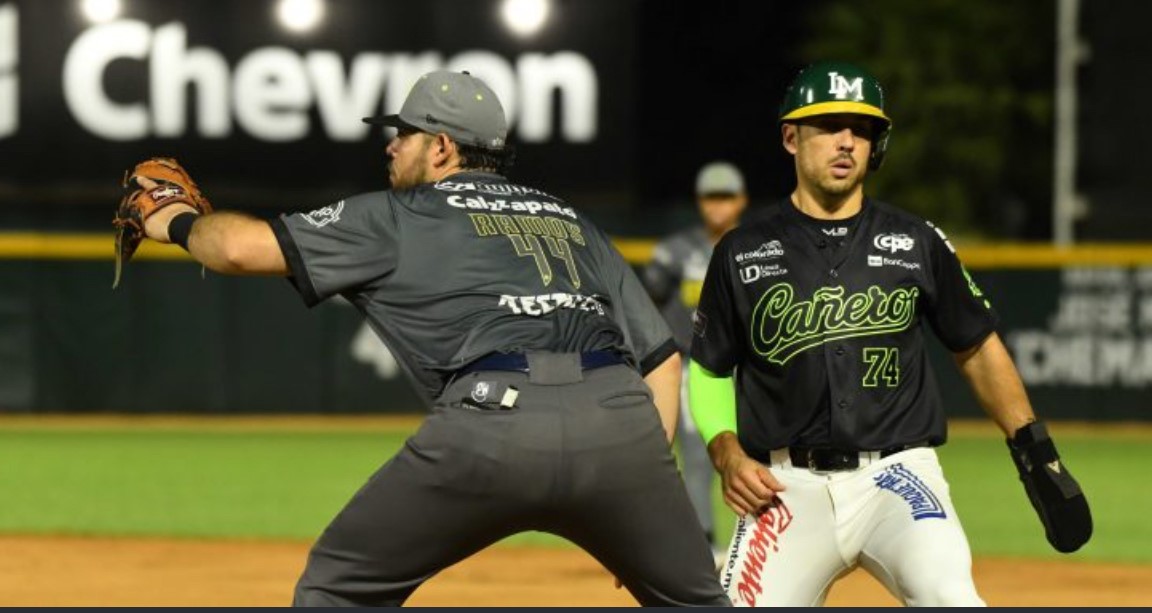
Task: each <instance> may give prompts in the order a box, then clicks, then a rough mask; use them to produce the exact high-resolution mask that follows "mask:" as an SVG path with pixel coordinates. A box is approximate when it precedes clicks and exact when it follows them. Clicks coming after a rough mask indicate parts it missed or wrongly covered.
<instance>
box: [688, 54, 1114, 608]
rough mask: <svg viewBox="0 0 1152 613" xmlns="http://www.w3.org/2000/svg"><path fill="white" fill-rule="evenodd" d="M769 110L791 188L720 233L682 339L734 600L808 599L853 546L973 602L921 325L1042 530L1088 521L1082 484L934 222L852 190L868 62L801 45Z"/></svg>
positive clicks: (868, 111)
mask: <svg viewBox="0 0 1152 613" xmlns="http://www.w3.org/2000/svg"><path fill="white" fill-rule="evenodd" d="M779 121H780V124H781V137H782V142H783V146H784V148H785V149H786V150H787V151H788V152H789V153H790V154H792V155H793V156H794V159H795V167H796V180H797V185H796V189H795V190H794V191H793V192H792V193H791V195H790V196H789V197H787V198H784V199H782V200H781V201H780V202H777V203H775V204H774V205H772V206H769V207H767V208H765V209H764V210H763V211H762V213H761V214H759V215H757V217H756V218H755V219H753V220H747V219H746V220H745V222H744V223H742V224H741V225H740V227H739V228H736V229H735V230H733V231H731V232H729V233H728V234H727V235H726V236H725V237H724V238H723V239H722V240H721V241H720V243H719V244H717V246H716V249H715V251H714V253H713V256H712V261H711V263H710V266H709V269H708V274H707V277H706V279H705V281H704V289H703V291H702V293H701V297H700V304H699V307H698V309H697V317H696V321H695V327H694V337H693V343H692V360H691V362H692V363H691V366H690V368H691V372H692V375H691V385H692V390H693V395H694V397H693V399H692V400H693V402H692V409H693V412H694V413H695V416H696V418H697V424H698V425H699V427H700V430H701V432H702V433H703V435H704V437H705V439H706V440H707V441H709V444H708V449H709V452H710V454H711V456H712V459H713V463H714V465H715V467H716V469H717V470H718V471H719V472H720V475H721V480H722V483H723V490H724V497H725V500H726V502H727V503H728V505H729V506H730V507H731V508H732V509H733V510H734V511H736V512H737V513H738V514H739V515H740V516H741V517H740V519H739V521H738V523H737V526H736V530H735V533H734V535H733V537H732V543H731V547H730V557H729V560H728V562H727V564H726V565H725V566H724V568H723V569H722V572H721V580H722V583H723V584H724V586H725V587H726V589H727V590H728V594H729V596H731V598H732V601H733V603H734V604H736V605H747V606H752V605H765V606H813V605H819V604H821V603H823V601H824V598H825V596H826V595H827V593H828V589H829V587H830V586H831V585H832V583H833V582H834V581H835V580H836V579H837V578H839V577H840V576H842V575H844V574H846V573H847V572H849V571H851V570H852V569H853V568H855V567H857V566H860V567H863V568H864V569H866V570H867V571H868V572H870V573H871V574H872V575H874V576H875V577H876V578H877V579H879V580H880V581H881V582H882V583H883V584H884V585H885V586H886V587H888V589H889V590H890V591H891V592H892V594H893V595H895V596H896V597H897V598H899V599H900V600H901V601H902V602H904V603H905V604H907V605H917V606H947V605H951V606H978V605H982V604H983V601H982V600H981V599H980V596H979V594H978V593H977V591H976V586H975V585H974V583H973V581H972V570H971V562H972V560H971V553H970V551H969V547H968V542H967V539H966V537H965V535H964V530H963V527H962V526H961V523H960V520H959V518H958V517H957V514H956V509H955V507H954V506H953V505H952V501H951V499H950V494H949V488H948V483H947V481H946V480H945V478H944V474H943V470H942V469H941V466H940V463H939V461H938V458H937V455H936V451H935V447H937V446H939V445H942V444H944V442H945V440H946V438H947V437H946V435H947V430H946V422H945V413H944V407H945V405H944V403H943V402H942V401H941V398H940V397H939V395H938V393H937V390H936V384H935V381H934V380H933V375H932V369H931V367H930V365H929V363H928V357H927V353H926V347H925V339H924V331H925V329H926V328H928V327H931V329H932V330H933V331H934V332H935V334H936V336H937V337H938V338H939V339H940V341H941V342H942V343H943V344H944V345H945V346H946V347H947V348H948V349H949V350H950V351H951V352H953V354H954V356H955V361H956V364H957V366H958V367H959V369H960V372H961V373H962V374H963V376H964V377H965V379H966V380H967V381H968V383H969V384H970V385H971V388H972V390H973V392H974V393H975V396H976V398H977V400H978V401H979V402H980V404H981V405H982V406H983V408H984V409H985V411H986V412H987V413H988V415H989V416H990V417H991V418H992V420H993V421H995V423H996V425H997V426H999V428H1000V429H1001V431H1002V432H1003V433H1004V435H1005V438H1006V439H1007V446H1008V448H1009V450H1010V452H1011V456H1012V459H1013V461H1014V463H1015V464H1016V467H1017V469H1018V471H1019V473H1020V478H1021V481H1022V482H1023V484H1024V486H1025V491H1026V492H1027V493H1028V496H1029V498H1030V500H1031V501H1032V504H1033V506H1034V507H1035V508H1036V510H1037V511H1038V513H1039V515H1040V518H1041V521H1042V523H1043V524H1044V527H1045V529H1046V534H1047V537H1048V540H1049V542H1050V543H1051V544H1052V545H1053V546H1054V547H1055V548H1056V549H1058V550H1060V551H1074V550H1076V549H1077V548H1079V547H1080V546H1081V545H1083V544H1084V543H1085V542H1086V541H1087V540H1088V537H1089V535H1090V534H1091V531H1092V524H1091V517H1090V514H1089V511H1088V506H1087V502H1086V500H1085V498H1084V495H1083V493H1082V492H1081V490H1080V487H1079V485H1078V484H1077V482H1076V481H1075V480H1074V479H1073V478H1072V476H1071V475H1070V474H1069V472H1068V469H1067V466H1065V465H1064V464H1063V463H1062V462H1061V461H1060V458H1059V456H1058V455H1057V453H1056V448H1055V445H1054V443H1053V442H1052V440H1051V437H1050V436H1049V435H1048V431H1047V429H1046V428H1045V426H1044V424H1043V423H1042V422H1040V421H1037V419H1036V416H1035V414H1034V413H1033V410H1032V406H1031V404H1030V403H1029V400H1028V396H1027V394H1026V393H1025V390H1024V387H1023V385H1022V383H1021V381H1020V377H1019V375H1018V374H1017V371H1016V367H1015V365H1014V364H1013V361H1012V358H1011V356H1010V355H1009V354H1008V351H1007V349H1006V348H1005V347H1004V345H1003V343H1002V342H1001V341H1000V338H999V336H998V335H997V333H996V324H997V317H996V314H995V312H994V310H993V309H992V304H991V302H990V299H989V297H988V296H986V295H985V294H984V293H983V292H982V291H981V290H980V288H979V287H978V286H977V285H976V283H975V282H974V281H973V279H972V278H971V277H970V276H969V275H968V273H967V272H966V271H965V270H964V267H963V266H962V265H961V263H960V260H959V259H958V258H957V256H956V252H955V250H954V249H953V248H952V245H951V243H949V241H948V239H947V237H946V236H945V234H944V233H943V232H942V231H941V230H940V229H939V228H937V227H936V226H934V225H932V224H931V223H930V222H927V221H926V220H923V219H920V218H918V217H916V216H915V215H912V214H911V213H908V212H906V211H903V210H901V209H898V208H896V207H894V206H891V205H888V204H885V203H883V202H880V201H877V200H874V199H872V198H869V197H866V196H865V195H864V179H865V177H866V176H867V174H868V172H869V171H870V170H877V169H878V168H879V167H880V163H881V161H882V160H883V156H884V153H885V149H886V146H887V140H888V135H889V134H890V130H891V125H892V121H891V120H890V119H889V118H888V115H887V114H886V112H885V109H884V95H883V90H882V89H881V88H880V84H879V82H878V81H877V80H876V79H875V78H874V77H872V76H871V75H870V74H868V73H867V72H865V71H864V70H863V69H861V68H859V67H858V66H854V65H852V64H848V63H843V62H822V63H817V64H814V65H812V66H810V67H808V68H806V69H805V70H803V71H801V72H800V74H799V75H798V76H797V77H796V79H795V81H794V82H793V84H792V86H791V87H790V88H789V90H788V92H787V93H786V94H785V97H784V101H783V104H782V105H781V109H780V115H779ZM697 393H699V397H696V395H697Z"/></svg>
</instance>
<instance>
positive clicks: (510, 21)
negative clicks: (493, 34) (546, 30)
mask: <svg viewBox="0 0 1152 613" xmlns="http://www.w3.org/2000/svg"><path fill="white" fill-rule="evenodd" d="M550 9H551V1H550V0H504V6H503V7H502V8H501V10H500V12H501V15H502V16H503V17H504V23H505V25H507V26H508V29H509V30H512V32H513V33H515V34H516V35H518V36H532V35H533V34H535V33H537V32H539V31H540V28H541V27H543V26H544V22H545V21H547V20H548V12H549V10H550Z"/></svg>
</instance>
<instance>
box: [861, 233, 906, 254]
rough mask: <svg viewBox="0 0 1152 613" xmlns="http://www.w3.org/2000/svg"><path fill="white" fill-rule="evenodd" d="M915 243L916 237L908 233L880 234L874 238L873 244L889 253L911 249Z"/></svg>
mask: <svg viewBox="0 0 1152 613" xmlns="http://www.w3.org/2000/svg"><path fill="white" fill-rule="evenodd" d="M915 244H916V241H915V239H913V238H912V237H911V236H908V235H907V234H878V235H876V238H874V239H872V246H874V247H876V248H877V249H879V250H881V251H887V252H889V253H896V252H897V251H911V250H912V247H913V246H914V245H915Z"/></svg>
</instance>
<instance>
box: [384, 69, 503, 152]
mask: <svg viewBox="0 0 1152 613" xmlns="http://www.w3.org/2000/svg"><path fill="white" fill-rule="evenodd" d="M364 123H370V124H373V125H378V126H391V127H393V128H411V129H414V130H420V131H421V132H428V133H429V134H438V133H440V132H443V133H445V134H447V135H448V136H450V137H452V140H454V141H456V142H458V143H461V144H464V145H473V146H476V147H482V148H484V149H503V148H504V142H505V139H506V138H507V137H508V118H507V117H505V115H504V107H503V106H502V105H501V104H500V100H499V99H498V98H497V97H496V93H495V92H493V91H492V88H490V87H488V85H486V84H485V83H484V82H483V81H481V80H480V79H477V78H476V77H474V76H472V75H470V74H468V72H467V71H465V72H451V71H448V70H437V71H434V72H430V73H428V74H426V75H424V76H422V77H420V78H419V79H418V80H417V81H416V84H415V85H413V86H412V91H410V92H408V97H407V98H405V99H404V104H403V106H401V107H400V112H399V113H398V114H396V115H380V116H376V117H365V118H364Z"/></svg>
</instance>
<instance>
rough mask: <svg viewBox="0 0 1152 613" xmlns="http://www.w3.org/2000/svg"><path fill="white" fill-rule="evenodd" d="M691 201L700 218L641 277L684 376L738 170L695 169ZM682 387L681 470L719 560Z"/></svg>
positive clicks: (738, 185) (743, 200)
mask: <svg viewBox="0 0 1152 613" xmlns="http://www.w3.org/2000/svg"><path fill="white" fill-rule="evenodd" d="M696 204H697V208H698V210H699V213H700V220H701V222H702V223H700V224H699V225H694V226H692V227H690V228H687V229H685V230H681V231H680V232H677V233H675V234H673V235H671V236H669V237H667V238H665V239H664V240H662V241H660V242H659V243H657V244H656V248H655V249H654V250H653V252H652V261H650V262H649V263H648V265H647V266H646V267H645V268H644V274H643V275H642V277H641V278H642V279H643V281H644V285H645V287H647V288H648V292H649V294H651V295H652V299H653V300H655V301H656V304H657V305H658V306H659V307H660V312H661V313H663V314H664V319H665V320H666V321H667V322H668V325H669V327H671V328H672V334H673V336H674V337H675V338H676V346H677V348H678V349H679V350H680V353H681V355H682V356H683V357H684V358H685V359H684V361H683V362H684V367H685V375H686V374H687V366H688V360H687V359H686V358H687V356H688V350H689V349H690V348H691V346H692V313H693V312H694V311H695V310H696V304H697V303H698V302H699V301H700V288H701V287H702V286H703V285H704V275H705V273H707V272H708V260H709V259H710V258H711V257H712V247H713V246H714V245H715V244H716V241H718V240H720V238H721V237H722V236H724V234H725V233H727V232H728V231H729V230H731V229H732V228H735V227H736V224H737V223H739V221H740V215H741V214H743V213H744V209H745V208H746V207H747V205H748V195H747V191H746V189H745V187H744V176H743V175H742V174H741V173H740V169H738V168H737V167H736V166H735V165H733V164H732V163H730V162H723V161H716V162H712V163H710V164H706V165H705V166H704V167H703V168H701V169H700V171H699V172H697V174H696ZM682 389H683V392H684V393H682V394H681V395H680V421H679V422H678V424H677V428H676V443H677V445H679V447H680V462H681V466H682V471H681V472H682V473H683V475H684V485H685V486H686V487H687V488H688V496H689V498H691V499H692V506H693V507H695V508H696V514H697V515H698V516H699V518H700V525H701V527H702V528H703V529H704V535H705V536H706V537H707V538H708V542H709V543H712V548H713V552H714V557H716V559H717V560H718V561H719V560H720V559H721V558H722V557H723V552H724V551H725V548H724V546H723V545H722V544H720V543H718V542H717V540H716V532H715V520H714V517H713V512H712V481H713V480H714V478H715V476H716V473H715V471H713V470H712V461H711V460H710V459H709V458H708V449H707V448H705V447H704V441H703V439H702V438H700V432H699V431H698V430H697V428H696V423H695V422H694V421H693V420H692V413H691V412H690V411H689V410H688V385H687V381H686V380H685V385H684V386H683V388H682ZM725 544H726V543H725Z"/></svg>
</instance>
